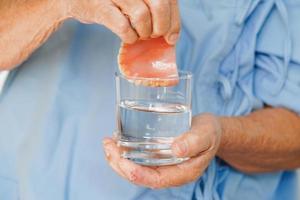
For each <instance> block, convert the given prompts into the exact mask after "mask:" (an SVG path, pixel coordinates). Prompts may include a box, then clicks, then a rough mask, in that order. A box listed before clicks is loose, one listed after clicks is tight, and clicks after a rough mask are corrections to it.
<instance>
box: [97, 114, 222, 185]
mask: <svg viewBox="0 0 300 200" xmlns="http://www.w3.org/2000/svg"><path fill="white" fill-rule="evenodd" d="M220 139H221V126H220V123H219V120H218V118H217V117H215V116H213V115H211V114H203V115H199V116H197V117H194V118H193V122H192V127H191V130H190V131H189V132H187V133H185V134H183V135H181V136H180V137H178V138H177V139H175V141H174V143H173V145H172V150H173V153H174V154H175V155H176V156H178V157H191V159H189V160H188V161H186V162H183V163H181V164H178V165H172V166H162V167H146V166H140V165H137V164H135V163H133V162H131V161H129V160H127V159H123V158H122V157H121V153H122V152H121V151H122V150H121V149H120V148H119V147H118V146H117V145H116V142H115V141H114V140H112V139H105V140H104V141H103V144H104V150H105V154H106V159H107V161H108V162H109V164H110V166H111V167H112V168H113V169H114V170H115V171H116V172H117V173H118V174H119V175H121V176H122V177H124V178H125V179H127V180H129V181H131V182H132V183H134V184H137V185H141V186H146V187H150V188H167V187H173V186H180V185H183V184H186V183H189V182H192V181H194V180H196V179H198V178H199V176H201V175H202V173H203V172H204V170H205V169H206V168H207V166H208V165H209V163H210V161H211V159H212V158H213V157H214V156H215V154H216V152H217V149H218V147H219V144H220Z"/></svg>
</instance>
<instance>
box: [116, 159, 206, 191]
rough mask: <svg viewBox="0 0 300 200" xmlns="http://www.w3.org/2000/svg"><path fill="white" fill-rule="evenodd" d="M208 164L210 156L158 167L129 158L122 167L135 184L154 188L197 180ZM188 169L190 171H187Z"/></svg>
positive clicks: (121, 163)
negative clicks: (140, 164)
mask: <svg viewBox="0 0 300 200" xmlns="http://www.w3.org/2000/svg"><path fill="white" fill-rule="evenodd" d="M208 164H209V159H208V156H203V157H200V156H199V157H196V158H192V159H190V160H188V161H186V162H184V163H182V164H179V165H172V166H163V167H156V168H152V167H145V166H139V165H137V164H135V163H133V162H130V161H128V160H122V161H121V162H120V167H121V170H122V171H123V172H124V174H126V176H127V178H128V179H129V180H130V181H131V182H133V183H134V184H136V185H142V186H145V187H150V188H153V189H154V188H155V189H162V188H167V187H175V186H180V185H183V184H186V183H189V182H192V181H195V180H196V179H198V178H199V176H200V175H201V174H202V173H203V171H204V169H205V168H206V167H207V166H208ZM187 171H188V172H189V173H186V172H187Z"/></svg>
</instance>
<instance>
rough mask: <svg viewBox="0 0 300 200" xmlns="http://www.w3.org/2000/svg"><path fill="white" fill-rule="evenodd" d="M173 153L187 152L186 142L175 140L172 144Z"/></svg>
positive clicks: (180, 154) (184, 153) (182, 153)
mask: <svg viewBox="0 0 300 200" xmlns="http://www.w3.org/2000/svg"><path fill="white" fill-rule="evenodd" d="M174 153H175V155H179V156H184V155H186V153H187V144H186V142H184V141H182V142H176V143H175V144H174Z"/></svg>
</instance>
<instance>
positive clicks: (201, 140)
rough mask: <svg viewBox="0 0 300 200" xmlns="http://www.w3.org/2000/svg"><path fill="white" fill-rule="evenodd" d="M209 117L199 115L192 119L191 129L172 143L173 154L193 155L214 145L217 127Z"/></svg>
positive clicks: (178, 155) (179, 155)
mask: <svg viewBox="0 0 300 200" xmlns="http://www.w3.org/2000/svg"><path fill="white" fill-rule="evenodd" d="M196 118H197V117H196ZM210 118H211V117H210V116H201V117H199V118H198V119H193V123H192V128H191V130H190V131H189V132H186V133H184V134H183V135H181V136H179V137H178V138H176V139H175V140H174V142H173V144H172V152H173V154H174V155H175V156H177V157H194V156H196V155H198V154H200V153H202V152H205V151H208V150H210V149H211V148H214V147H215V145H216V144H217V141H218V137H217V136H218V135H219V134H218V133H217V132H218V127H217V126H216V124H215V123H214V120H210Z"/></svg>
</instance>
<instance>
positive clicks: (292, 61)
mask: <svg viewBox="0 0 300 200" xmlns="http://www.w3.org/2000/svg"><path fill="white" fill-rule="evenodd" d="M294 4H295V1H286V2H284V3H278V4H276V5H275V7H274V8H273V10H272V11H271V13H270V15H269V17H268V18H267V20H266V21H265V23H264V26H263V27H262V29H261V31H260V33H259V35H258V38H257V44H256V50H255V76H254V91H255V95H256V96H257V98H259V99H261V100H262V101H263V102H264V103H265V104H268V105H271V106H274V107H284V108H287V109H290V110H293V111H295V112H297V113H300V37H299V35H300V23H299V21H298V19H299V18H300V12H299V11H300V9H299V6H298V7H297V6H295V5H294ZM298 4H299V3H298Z"/></svg>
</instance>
